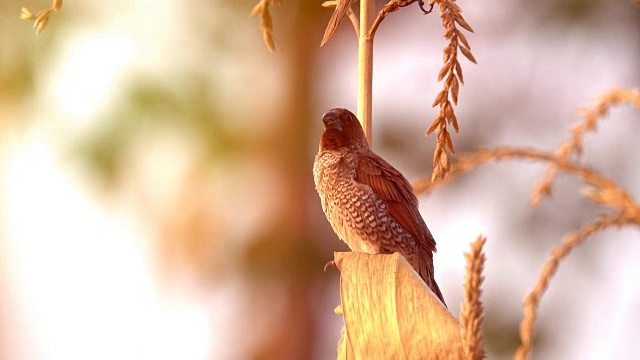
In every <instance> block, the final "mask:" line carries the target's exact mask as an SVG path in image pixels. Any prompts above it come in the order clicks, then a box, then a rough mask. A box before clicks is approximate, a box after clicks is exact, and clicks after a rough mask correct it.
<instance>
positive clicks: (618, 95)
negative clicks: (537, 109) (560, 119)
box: [531, 88, 640, 206]
mask: <svg viewBox="0 0 640 360" xmlns="http://www.w3.org/2000/svg"><path fill="white" fill-rule="evenodd" d="M621 103H628V104H633V105H635V106H636V107H638V108H640V91H639V90H638V89H622V88H613V89H610V90H608V91H607V92H605V93H604V94H603V95H602V96H600V98H599V99H598V100H597V101H596V105H595V106H594V107H592V108H591V109H585V110H581V111H580V113H581V114H582V116H583V117H584V120H583V121H580V122H578V123H576V124H574V125H573V127H572V129H571V137H570V138H569V139H567V141H565V142H564V143H562V144H561V145H560V146H559V147H558V149H557V150H556V155H557V156H558V157H559V158H561V159H564V160H569V158H570V157H571V155H572V154H574V153H575V154H580V153H581V152H582V141H583V138H584V135H585V133H586V132H587V131H594V130H595V129H596V126H597V124H598V120H599V119H602V118H604V116H605V115H606V114H607V112H608V111H609V108H611V107H612V106H614V105H617V104H621ZM557 173H558V168H557V166H555V165H554V164H552V165H550V166H549V168H548V169H547V172H546V173H545V175H544V177H543V178H542V180H541V181H540V182H539V183H538V184H537V185H536V187H535V189H534V191H533V196H532V198H531V203H532V204H533V205H534V206H535V205H538V204H539V203H540V201H541V200H542V198H543V197H545V196H548V195H550V194H551V185H552V183H553V181H554V179H555V178H556V175H557Z"/></svg>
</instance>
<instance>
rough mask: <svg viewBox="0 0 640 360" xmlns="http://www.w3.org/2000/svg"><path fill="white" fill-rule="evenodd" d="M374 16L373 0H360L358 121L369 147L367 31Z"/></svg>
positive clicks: (369, 41) (370, 42) (370, 74)
mask: <svg viewBox="0 0 640 360" xmlns="http://www.w3.org/2000/svg"><path fill="white" fill-rule="evenodd" d="M374 16H375V0H360V32H359V36H358V119H360V122H361V123H362V128H363V129H364V134H365V136H366V137H367V141H368V142H369V146H371V145H372V141H371V140H372V139H371V124H372V122H371V112H372V98H373V95H372V94H373V91H372V84H373V37H372V36H369V29H371V25H372V24H373V21H374Z"/></svg>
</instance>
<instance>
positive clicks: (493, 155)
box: [414, 147, 640, 221]
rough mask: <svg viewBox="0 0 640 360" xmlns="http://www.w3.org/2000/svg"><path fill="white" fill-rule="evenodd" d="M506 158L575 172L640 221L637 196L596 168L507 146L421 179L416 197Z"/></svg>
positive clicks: (474, 155)
mask: <svg viewBox="0 0 640 360" xmlns="http://www.w3.org/2000/svg"><path fill="white" fill-rule="evenodd" d="M506 159H528V160H543V161H548V162H551V163H553V164H554V165H555V166H557V167H558V168H559V169H562V170H564V171H567V172H570V173H573V174H575V175H577V176H579V177H581V178H582V179H583V180H584V181H585V182H587V183H589V184H591V185H593V186H595V187H596V188H598V189H600V190H602V191H605V192H606V194H607V196H608V198H609V199H610V200H611V203H610V204H608V206H610V207H612V208H615V209H625V213H626V214H629V215H630V216H632V217H635V218H638V219H640V210H638V205H637V204H636V203H635V201H634V200H633V197H632V196H631V195H629V194H628V193H627V192H626V191H624V190H622V189H621V188H620V187H619V186H618V185H617V184H616V183H615V182H613V181H611V180H609V179H606V178H605V177H603V176H602V175H600V174H599V173H598V172H596V171H595V170H593V169H590V168H587V167H585V166H581V165H578V164H575V163H572V162H569V161H566V160H564V159H560V158H558V157H557V156H556V155H553V154H549V153H545V152H541V151H538V150H533V149H514V148H508V147H503V148H497V149H492V150H480V151H477V152H474V153H471V154H469V155H464V156H461V157H460V159H459V160H458V161H457V162H456V164H455V165H454V166H453V168H452V170H451V172H450V174H449V176H447V178H445V179H440V180H437V181H434V182H431V181H430V179H427V178H422V179H419V180H418V181H416V182H415V183H414V189H415V192H416V194H421V193H423V192H424V191H427V190H430V189H431V188H433V187H435V186H438V185H442V184H445V183H447V182H449V181H451V180H452V179H454V178H455V177H456V176H458V175H460V174H463V173H466V172H468V171H471V170H473V169H475V168H477V167H478V166H480V165H482V164H487V163H491V162H493V161H498V160H506ZM639 221H640V220H639Z"/></svg>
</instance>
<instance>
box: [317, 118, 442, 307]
mask: <svg viewBox="0 0 640 360" xmlns="http://www.w3.org/2000/svg"><path fill="white" fill-rule="evenodd" d="M322 122H323V123H324V130H323V133H322V136H321V138H320V144H319V148H318V153H317V155H316V157H315V160H314V163H313V178H314V182H315V187H316V190H317V192H318V195H319V196H320V201H321V203H322V210H323V211H324V213H325V215H326V217H327V220H328V221H329V223H330V224H331V227H332V228H333V230H334V231H335V233H336V234H337V235H338V237H339V238H340V239H341V240H342V241H344V242H345V243H347V245H348V246H349V248H350V249H351V250H352V251H356V252H364V253H368V254H391V253H394V252H398V253H400V254H401V255H402V256H403V257H404V258H405V259H406V260H407V261H408V262H409V264H411V266H412V267H413V269H414V270H415V271H416V272H417V273H418V275H420V277H421V278H422V280H423V281H424V282H425V284H426V285H427V286H428V287H429V288H430V289H431V291H433V293H434V294H435V295H436V296H437V297H438V299H440V301H441V302H442V303H443V305H445V306H446V304H445V301H444V298H443V296H442V293H441V292H440V288H439V287H438V284H437V283H436V281H435V278H434V271H433V253H434V252H435V251H436V242H435V240H434V238H433V236H432V235H431V232H430V231H429V228H428V227H427V225H426V223H425V222H424V220H423V218H422V216H421V215H420V212H419V210H418V199H417V198H416V196H415V194H414V193H413V188H412V187H411V184H410V183H409V181H408V180H407V179H406V178H405V177H404V176H403V175H402V173H400V171H398V170H397V169H396V168H394V167H393V166H392V165H391V164H389V163H388V162H387V161H385V160H384V159H383V158H381V157H380V156H378V155H377V154H375V153H374V152H373V151H371V149H370V148H369V144H368V143H367V139H366V138H365V135H364V131H363V130H362V126H361V125H360V122H359V121H358V119H357V117H356V116H355V115H354V114H353V113H352V112H351V111H349V110H347V109H342V108H334V109H331V110H329V111H327V112H325V113H324V115H322Z"/></svg>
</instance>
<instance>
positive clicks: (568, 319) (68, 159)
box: [0, 0, 640, 360]
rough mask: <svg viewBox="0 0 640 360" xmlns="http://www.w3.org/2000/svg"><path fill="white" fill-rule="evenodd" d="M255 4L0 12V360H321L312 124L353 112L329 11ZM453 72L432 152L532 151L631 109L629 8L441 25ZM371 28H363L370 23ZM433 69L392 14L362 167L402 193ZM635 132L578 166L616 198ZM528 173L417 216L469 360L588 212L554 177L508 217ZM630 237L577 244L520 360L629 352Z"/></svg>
mask: <svg viewBox="0 0 640 360" xmlns="http://www.w3.org/2000/svg"><path fill="white" fill-rule="evenodd" d="M321 2H322V1H316V0H313V1H309V0H285V1H284V4H283V5H282V6H277V7H273V8H272V11H273V15H274V26H275V38H276V47H277V50H276V52H275V53H274V54H269V52H268V51H267V49H266V47H265V46H264V44H263V43H262V35H261V33H260V30H259V20H258V19H257V18H255V17H249V13H250V11H251V9H252V7H253V6H254V5H255V3H257V0H243V1H236V0H218V1H197V0H196V1H193V0H187V1H184V0H183V1H177V0H164V1H151V0H137V1H124V0H114V1H97V0H84V1H82V2H78V1H67V2H65V3H64V6H63V8H62V10H61V11H59V12H57V13H54V14H52V16H51V19H50V21H49V23H48V25H47V27H46V28H45V29H44V30H43V32H42V33H41V34H40V35H38V36H36V35H35V32H34V30H33V29H32V27H31V23H30V22H26V21H20V20H19V19H18V15H19V14H20V8H21V7H23V6H24V7H27V8H29V9H30V10H31V11H32V12H34V13H35V12H37V11H38V10H40V9H43V8H47V7H49V6H50V4H49V3H48V2H45V1H33V0H21V1H16V0H5V1H3V2H1V3H0V30H1V31H0V44H1V45H0V359H18V360H23V359H24V360H28V359H87V358H89V359H333V358H335V357H336V345H337V341H338V339H339V337H340V329H341V326H342V319H341V317H340V316H338V315H336V314H334V313H333V309H334V308H335V306H336V305H337V304H338V303H339V302H340V297H339V282H338V280H339V277H338V276H339V274H338V272H337V271H336V270H335V269H330V270H329V271H328V272H326V273H325V272H323V271H322V267H323V265H324V264H325V263H326V262H327V261H329V260H330V259H332V254H333V251H343V250H346V249H347V248H346V246H345V245H344V244H343V243H342V242H340V241H339V240H338V239H337V237H336V236H335V234H334V233H333V232H332V231H331V229H330V226H329V224H328V222H327V221H326V219H325V217H324V215H323V214H322V211H321V208H320V201H319V199H318V197H317V195H316V193H315V190H314V188H313V179H312V174H311V169H312V163H313V157H314V155H315V152H316V151H317V143H318V140H319V137H320V134H321V129H322V126H321V122H320V117H321V115H322V113H323V112H324V111H326V110H327V109H329V108H332V107H347V108H350V109H352V110H354V111H355V106H356V76H357V71H356V60H357V59H356V58H357V42H356V38H355V36H354V34H353V30H352V28H351V26H350V25H349V24H347V23H344V24H343V25H342V26H341V27H340V28H339V30H338V31H337V33H336V35H335V36H334V38H333V39H332V40H331V41H330V42H329V43H328V44H327V45H326V46H324V47H323V48H319V43H320V40H321V39H322V35H323V32H324V27H325V26H326V24H327V21H328V19H329V17H330V16H331V12H332V10H331V9H327V8H322V7H321V6H320V4H321ZM459 5H460V6H461V7H462V8H463V11H464V15H465V19H466V20H467V22H468V23H469V24H471V25H472V26H473V28H474V29H475V34H468V35H467V38H468V40H469V42H470V44H471V47H472V50H473V53H474V55H475V57H476V59H477V60H478V65H473V64H470V63H469V62H468V61H466V59H463V60H462V68H463V71H464V74H465V86H464V87H463V88H462V89H461V90H460V100H459V103H460V104H459V106H458V107H457V109H456V114H457V117H458V121H459V123H460V129H461V130H460V134H459V135H455V136H454V137H453V142H454V145H455V147H456V151H457V152H468V151H472V150H474V149H478V148H487V147H493V146H497V145H510V146H526V147H536V148H540V149H544V150H548V151H552V150H553V149H554V148H555V147H556V146H557V145H558V144H559V143H560V142H561V141H563V140H564V139H565V138H567V137H568V136H569V130H570V126H571V124H572V123H574V122H576V121H578V120H580V117H579V116H578V115H577V112H576V109H577V108H578V107H585V106H588V105H590V104H591V102H592V100H593V99H595V98H597V96H599V95H600V94H601V93H602V92H604V91H605V90H607V89H609V88H611V87H614V86H623V87H637V86H638V84H639V83H640V66H639V64H640V62H639V61H638V59H639V58H640V5H638V4H637V3H635V2H633V1H631V0H622V1H606V0H569V1H567V0H543V1H537V2H530V1H506V0H496V1H492V2H476V1H463V0H461V1H460V2H459ZM379 6H382V2H380V3H379ZM445 45H446V42H445V40H444V38H443V37H442V28H441V25H440V20H439V18H438V14H437V11H434V12H433V13H432V14H430V15H426V16H425V15H422V14H421V11H420V10H419V9H418V7H417V5H416V6H410V7H408V8H405V9H402V10H401V11H399V12H397V13H393V14H391V15H390V16H389V17H388V18H387V19H386V20H385V21H384V23H383V24H382V26H381V27H380V29H379V31H378V33H377V38H376V43H375V64H374V68H375V72H374V86H373V91H374V102H373V104H374V106H373V109H374V139H373V142H374V149H375V151H376V152H378V153H379V154H381V155H382V156H383V157H385V158H386V159H387V160H388V161H390V162H391V163H392V164H394V165H395V166H396V167H397V168H399V169H400V170H401V171H402V172H403V173H404V174H405V175H406V176H407V177H408V178H409V179H411V180H415V179H418V178H420V177H423V176H430V174H431V169H432V167H431V157H432V154H433V148H434V141H435V137H434V136H430V137H428V138H425V137H424V131H425V130H426V128H427V127H428V125H429V124H430V122H431V120H432V119H433V118H434V117H435V116H436V114H437V109H432V108H431V107H430V105H431V103H432V101H433V98H434V97H435V95H436V94H437V93H438V91H439V90H440V88H441V84H439V83H437V81H436V78H437V74H438V71H439V69H440V67H441V66H442V55H441V54H442V49H443V48H444V46H445ZM638 119H639V116H638V110H637V109H632V108H630V107H629V106H623V107H619V108H616V109H615V110H613V111H612V112H611V113H610V116H609V119H608V120H606V121H605V122H603V123H601V124H600V127H599V129H598V131H597V133H596V134H595V135H593V134H592V135H588V136H587V137H586V141H585V153H584V155H583V159H584V161H585V162H586V163H587V164H589V165H591V166H593V167H594V168H596V169H598V170H599V171H601V172H602V173H604V174H606V175H607V176H608V177H611V178H613V179H615V180H616V181H618V183H619V184H620V185H621V186H622V187H624V188H626V189H627V190H629V191H630V192H631V193H632V194H633V195H634V196H636V198H638V197H640V166H638V164H639V163H640V156H639V155H638V154H639V153H640V144H638V142H637V138H638V134H639V133H640V122H639V121H638ZM544 170H545V166H544V164H537V163H518V162H505V163H500V164H495V165H489V166H485V167H482V168H480V169H479V170H477V171H474V172H473V173H471V174H469V175H465V176H463V177H461V178H459V179H457V180H456V181H454V182H452V183H450V184H448V185H446V186H444V187H441V188H439V189H437V190H436V191H435V192H433V193H432V194H430V195H428V196H422V197H421V198H420V201H421V211H422V214H423V216H424V218H425V220H426V222H427V224H428V225H429V227H430V229H431V231H432V233H433V234H434V236H435V238H436V240H437V242H438V253H437V255H436V257H435V267H436V278H437V280H438V282H439V284H440V288H441V289H442V291H443V293H444V296H445V299H446V301H447V303H448V304H449V306H450V309H451V311H452V312H453V313H454V314H455V315H456V316H457V315H458V313H459V306H458V305H459V304H460V303H461V301H462V279H463V274H464V257H463V252H464V251H466V250H467V248H468V244H469V243H470V242H472V241H474V240H475V238H476V237H477V236H478V235H479V234H484V235H486V236H487V237H488V243H487V247H486V251H487V257H488V260H487V269H486V274H485V275H486V282H485V292H484V301H485V306H486V310H487V318H486V321H485V327H484V336H485V342H486V347H487V350H488V352H489V356H488V358H490V359H507V358H512V356H513V352H514V350H515V348H516V347H517V345H518V335H517V334H518V324H519V321H520V318H521V317H522V307H521V303H522V300H523V298H524V296H525V295H526V294H527V292H528V291H529V290H530V289H531V288H532V286H533V284H534V282H535V280H536V278H537V276H538V272H539V271H540V269H541V267H542V264H543V263H544V261H545V259H546V258H547V254H548V253H549V251H550V250H551V249H552V248H553V246H555V244H557V243H558V242H559V241H560V239H561V238H562V236H563V235H564V234H566V233H567V232H569V231H572V230H576V229H578V228H579V227H581V226H583V225H585V224H587V223H588V222H590V221H592V220H593V219H594V218H595V217H596V216H597V215H598V214H599V213H601V212H602V211H603V209H602V208H598V207H597V206H595V205H593V204H592V203H590V202H587V201H586V200H584V199H582V198H581V197H580V195H579V191H580V189H581V187H582V183H581V182H580V181H579V180H577V179H575V178H572V177H568V176H560V177H559V179H558V181H557V183H556V186H555V188H554V193H553V196H552V197H551V198H549V199H547V200H545V201H544V202H543V203H542V204H541V206H539V207H537V208H534V209H532V208H530V207H529V205H528V201H529V197H530V195H531V189H532V187H533V185H534V184H535V183H536V181H537V180H538V179H539V178H540V177H541V176H542V174H543V173H544ZM638 238H639V233H638V231H637V229H622V230H620V231H613V232H611V231H610V232H606V233H604V234H601V235H598V236H596V237H594V238H593V239H592V240H590V241H588V242H587V243H586V244H585V245H583V246H581V247H579V248H578V249H577V250H576V251H575V252H574V253H573V254H572V255H571V256H570V257H569V258H568V259H567V260H566V261H564V262H563V263H562V264H561V266H560V269H559V272H558V274H557V276H556V277H555V278H554V279H553V281H552V283H551V287H550V289H549V291H548V293H547V294H546V296H545V297H544V298H543V300H542V303H541V307H540V309H539V320H538V323H537V336H536V342H535V345H534V354H533V358H535V359H605V358H606V359H633V358H635V356H637V354H638V352H639V351H640V344H639V343H638V341H637V334H638V333H640V310H639V309H640V282H638V279H639V278H640V267H639V266H638V263H637V254H640V241H638Z"/></svg>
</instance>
